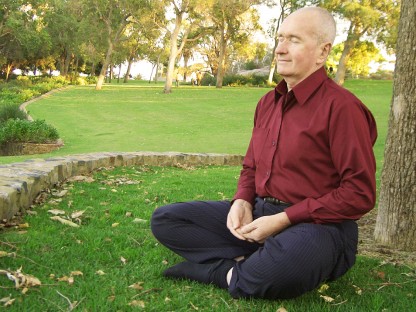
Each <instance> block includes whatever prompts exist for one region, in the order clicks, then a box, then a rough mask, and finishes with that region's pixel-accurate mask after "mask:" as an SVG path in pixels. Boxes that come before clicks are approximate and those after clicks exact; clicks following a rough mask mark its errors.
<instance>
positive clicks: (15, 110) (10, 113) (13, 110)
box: [0, 104, 27, 125]
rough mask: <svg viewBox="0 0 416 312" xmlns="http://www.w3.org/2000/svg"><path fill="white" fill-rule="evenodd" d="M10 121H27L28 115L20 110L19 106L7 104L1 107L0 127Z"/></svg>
mask: <svg viewBox="0 0 416 312" xmlns="http://www.w3.org/2000/svg"><path fill="white" fill-rule="evenodd" d="M8 119H22V120H24V119H27V114H26V113H25V112H24V111H22V110H20V108H19V105H18V104H5V105H2V106H0V125H2V124H4V123H5V122H6V121H7V120H8Z"/></svg>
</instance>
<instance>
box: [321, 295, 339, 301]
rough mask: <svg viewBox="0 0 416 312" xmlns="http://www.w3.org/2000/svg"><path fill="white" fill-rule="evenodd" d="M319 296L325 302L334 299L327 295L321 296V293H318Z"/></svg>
mask: <svg viewBox="0 0 416 312" xmlns="http://www.w3.org/2000/svg"><path fill="white" fill-rule="evenodd" d="M319 297H321V298H322V299H324V300H325V302H332V301H334V300H335V299H334V298H332V297H329V296H323V295H320V296H319Z"/></svg>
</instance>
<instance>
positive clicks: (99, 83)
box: [95, 40, 113, 90]
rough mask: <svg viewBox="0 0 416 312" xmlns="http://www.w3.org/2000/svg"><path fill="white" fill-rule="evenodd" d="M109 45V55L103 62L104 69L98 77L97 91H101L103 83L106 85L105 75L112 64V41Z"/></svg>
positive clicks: (102, 68)
mask: <svg viewBox="0 0 416 312" xmlns="http://www.w3.org/2000/svg"><path fill="white" fill-rule="evenodd" d="M108 44H109V45H108V49H107V54H106V56H105V60H104V62H103V67H101V71H100V75H99V76H98V80H97V84H96V85H95V90H101V88H102V86H103V83H104V79H105V74H106V71H107V68H108V65H109V64H110V61H111V54H112V53H113V43H112V42H111V40H109V43H108Z"/></svg>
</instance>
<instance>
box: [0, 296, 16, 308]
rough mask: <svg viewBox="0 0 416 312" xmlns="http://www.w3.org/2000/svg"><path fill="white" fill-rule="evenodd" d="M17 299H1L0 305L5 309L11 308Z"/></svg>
mask: <svg viewBox="0 0 416 312" xmlns="http://www.w3.org/2000/svg"><path fill="white" fill-rule="evenodd" d="M15 300H16V299H12V298H11V297H4V298H1V299H0V303H3V306H4V307H8V306H11V305H12V304H13V302H14V301H15Z"/></svg>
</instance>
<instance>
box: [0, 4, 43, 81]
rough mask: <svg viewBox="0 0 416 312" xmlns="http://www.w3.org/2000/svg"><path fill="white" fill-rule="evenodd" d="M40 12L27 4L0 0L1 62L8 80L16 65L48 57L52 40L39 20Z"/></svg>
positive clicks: (35, 7)
mask: <svg viewBox="0 0 416 312" xmlns="http://www.w3.org/2000/svg"><path fill="white" fill-rule="evenodd" d="M37 9H38V7H37V6H35V4H33V5H30V4H29V3H27V2H25V1H4V0H1V1H0V39H1V41H0V60H2V62H3V64H2V65H3V66H4V68H5V72H6V81H7V80H8V78H9V75H10V73H11V71H12V70H13V69H14V68H15V67H16V66H19V65H21V64H23V63H28V62H29V61H30V62H31V63H35V62H36V61H38V60H40V59H42V58H45V57H47V55H48V50H49V48H50V37H49V35H48V34H47V33H46V32H45V30H44V27H43V24H42V19H41V18H38V17H37V16H38V12H37Z"/></svg>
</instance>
